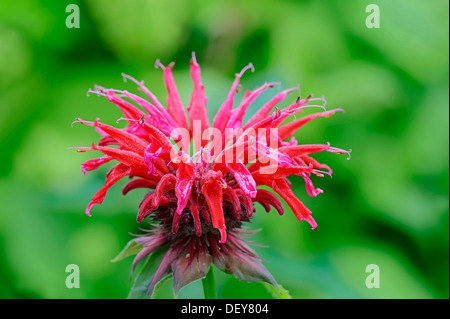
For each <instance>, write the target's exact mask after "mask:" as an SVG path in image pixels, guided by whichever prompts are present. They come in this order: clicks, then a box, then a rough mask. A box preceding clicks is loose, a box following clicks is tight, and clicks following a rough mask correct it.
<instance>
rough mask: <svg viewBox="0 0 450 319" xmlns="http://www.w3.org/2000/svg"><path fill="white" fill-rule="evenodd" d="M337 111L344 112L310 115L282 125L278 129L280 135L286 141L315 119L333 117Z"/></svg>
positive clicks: (332, 111) (334, 111)
mask: <svg viewBox="0 0 450 319" xmlns="http://www.w3.org/2000/svg"><path fill="white" fill-rule="evenodd" d="M337 111H342V110H341V109H336V110H330V111H326V112H320V113H314V114H310V115H308V116H305V117H302V118H300V119H298V120H295V121H293V122H291V123H288V124H285V125H282V126H280V127H279V128H278V135H279V136H280V139H281V140H282V141H284V140H285V139H287V138H288V137H289V136H292V135H293V134H294V133H295V132H296V131H297V130H298V129H299V128H301V127H302V126H303V125H305V124H307V123H309V122H311V121H312V120H314V119H315V118H318V117H328V116H331V115H333V114H334V113H336V112H337Z"/></svg>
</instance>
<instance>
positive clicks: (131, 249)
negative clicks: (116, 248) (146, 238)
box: [111, 239, 143, 263]
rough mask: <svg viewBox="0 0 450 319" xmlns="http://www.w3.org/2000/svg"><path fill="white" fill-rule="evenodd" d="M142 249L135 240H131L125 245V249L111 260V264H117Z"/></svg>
mask: <svg viewBox="0 0 450 319" xmlns="http://www.w3.org/2000/svg"><path fill="white" fill-rule="evenodd" d="M142 248H143V246H142V245H141V244H139V243H138V242H137V241H136V239H132V240H130V241H129V242H128V243H127V245H126V246H125V248H124V249H122V251H121V252H120V253H119V254H118V255H117V256H116V257H114V258H113V259H111V262H113V263H115V262H118V261H120V260H122V259H124V258H126V257H128V256H131V255H136V254H137V253H138V252H140V251H141V249H142Z"/></svg>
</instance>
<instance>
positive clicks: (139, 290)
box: [127, 246, 167, 299]
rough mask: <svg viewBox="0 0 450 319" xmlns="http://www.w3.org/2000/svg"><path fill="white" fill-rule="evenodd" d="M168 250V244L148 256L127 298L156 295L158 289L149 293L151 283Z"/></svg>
mask: <svg viewBox="0 0 450 319" xmlns="http://www.w3.org/2000/svg"><path fill="white" fill-rule="evenodd" d="M166 251H167V246H164V247H161V248H158V249H157V250H155V251H154V252H153V253H152V254H151V255H150V256H149V257H148V258H147V260H146V262H145V264H144V266H143V267H142V269H141V271H140V272H139V274H138V275H137V276H136V279H135V280H134V283H133V286H132V287H131V290H130V292H129V294H128V297H127V299H146V298H149V297H152V296H153V295H154V292H155V290H156V289H154V290H153V293H152V295H151V296H149V295H148V291H149V287H150V283H151V282H152V279H153V277H154V275H155V273H156V271H157V270H158V267H159V265H160V264H161V261H162V260H163V258H164V255H165V253H166ZM166 277H167V276H166ZM163 280H164V279H162V280H160V282H162V281H163Z"/></svg>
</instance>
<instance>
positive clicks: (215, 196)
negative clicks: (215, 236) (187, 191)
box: [202, 170, 227, 243]
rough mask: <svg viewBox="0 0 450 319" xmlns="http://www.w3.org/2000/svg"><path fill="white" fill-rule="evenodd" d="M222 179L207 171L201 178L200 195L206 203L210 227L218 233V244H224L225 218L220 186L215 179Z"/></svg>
mask: <svg viewBox="0 0 450 319" xmlns="http://www.w3.org/2000/svg"><path fill="white" fill-rule="evenodd" d="M220 177H222V173H221V172H217V173H216V172H215V171H213V170H210V171H208V172H207V173H206V174H205V176H204V177H203V178H202V194H203V196H205V199H206V202H207V203H208V208H209V212H210V215H211V220H212V225H213V227H214V228H217V229H218V230H219V232H220V241H219V242H220V243H225V242H226V240H227V236H226V231H225V229H226V226H225V217H224V215H223V209H222V201H223V197H222V186H221V185H220V184H219V183H218V182H217V179H219V178H220Z"/></svg>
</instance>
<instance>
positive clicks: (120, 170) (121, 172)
mask: <svg viewBox="0 0 450 319" xmlns="http://www.w3.org/2000/svg"><path fill="white" fill-rule="evenodd" d="M130 172H131V168H129V167H127V166H125V165H123V164H118V165H116V166H114V167H113V168H112V169H111V171H110V172H109V174H108V176H107V178H106V181H105V184H104V185H103V187H102V188H100V190H99V191H98V192H97V193H95V195H94V196H93V197H92V199H91V202H90V203H89V205H88V206H87V208H86V215H88V216H91V214H90V210H91V208H92V206H94V205H95V204H101V203H102V202H103V200H104V199H105V196H106V192H107V191H108V189H109V188H110V187H111V186H112V185H114V184H115V183H116V182H117V181H118V180H120V179H121V178H122V177H125V176H126V175H129V174H130Z"/></svg>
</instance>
